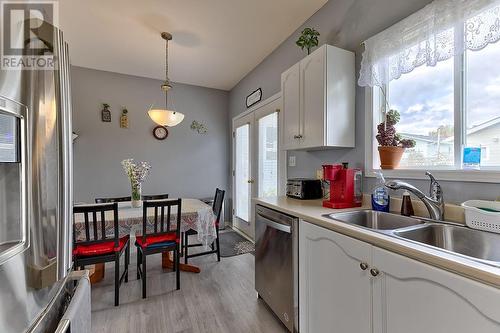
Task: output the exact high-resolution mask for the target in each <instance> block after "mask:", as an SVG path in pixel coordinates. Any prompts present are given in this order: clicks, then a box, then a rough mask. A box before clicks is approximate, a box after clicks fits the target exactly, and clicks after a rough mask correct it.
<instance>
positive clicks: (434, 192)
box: [385, 171, 444, 221]
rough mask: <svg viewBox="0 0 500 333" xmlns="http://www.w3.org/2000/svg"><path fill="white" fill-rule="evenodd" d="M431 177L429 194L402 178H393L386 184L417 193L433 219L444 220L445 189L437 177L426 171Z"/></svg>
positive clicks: (391, 187)
mask: <svg viewBox="0 0 500 333" xmlns="http://www.w3.org/2000/svg"><path fill="white" fill-rule="evenodd" d="M425 174H426V175H427V176H429V177H430V179H431V185H430V190H429V196H426V195H425V194H424V193H423V192H422V191H420V190H419V189H418V188H416V187H415V186H413V185H411V184H408V183H406V182H403V181H401V180H391V181H388V182H386V183H385V186H386V187H388V188H390V189H391V190H407V191H410V192H411V193H413V194H415V195H416V196H417V198H419V199H420V200H422V202H423V203H424V205H425V207H427V210H428V211H429V215H430V217H431V219H433V220H438V221H444V199H443V190H442V189H441V185H439V183H438V182H437V180H436V178H434V176H433V175H432V174H431V173H430V172H429V171H427V172H426V173H425Z"/></svg>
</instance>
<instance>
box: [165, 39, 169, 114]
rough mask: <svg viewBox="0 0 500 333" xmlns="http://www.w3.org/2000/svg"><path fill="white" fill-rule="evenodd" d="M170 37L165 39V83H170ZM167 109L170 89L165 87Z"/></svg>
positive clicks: (166, 107)
mask: <svg viewBox="0 0 500 333" xmlns="http://www.w3.org/2000/svg"><path fill="white" fill-rule="evenodd" d="M168 81H169V79H168V39H167V40H166V41H165V84H169V83H168ZM165 109H167V110H168V89H165Z"/></svg>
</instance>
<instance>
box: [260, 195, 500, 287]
mask: <svg viewBox="0 0 500 333" xmlns="http://www.w3.org/2000/svg"><path fill="white" fill-rule="evenodd" d="M252 201H253V203H254V204H259V205H262V206H266V207H269V208H272V209H275V210H278V211H281V212H284V213H286V214H289V215H293V216H295V217H298V218H299V219H301V220H304V221H306V222H309V223H312V224H315V225H318V226H320V227H323V228H326V229H329V230H332V231H335V232H338V233H340V234H343V235H346V236H349V237H352V238H355V239H358V240H361V241H364V242H367V243H370V244H372V245H374V246H377V247H380V248H383V249H386V250H388V251H391V252H394V253H397V254H400V255H402V256H405V257H408V258H411V259H414V260H417V261H420V262H423V263H426V264H429V265H432V266H435V267H438V268H441V269H445V270H447V271H450V272H452V273H455V274H459V275H461V276H464V277H467V278H469V279H473V280H476V281H479V282H481V283H485V284H488V285H491V286H493V287H495V288H499V289H500V268H498V267H494V266H490V265H487V264H483V263H481V262H478V261H475V260H472V259H468V258H465V257H463V256H460V255H454V254H452V253H449V252H445V251H442V250H439V249H437V248H431V247H429V246H426V245H419V244H416V243H413V242H410V241H406V240H403V239H399V238H395V237H392V236H388V235H384V234H381V233H378V232H376V231H373V230H369V229H365V228H361V227H358V226H355V225H350V224H347V223H343V222H338V221H334V220H332V219H329V218H327V217H324V216H323V215H324V214H332V213H338V212H347V211H353V210H362V209H371V207H367V206H363V207H356V208H348V209H331V208H325V207H323V206H322V205H321V200H297V199H291V198H287V197H281V196H280V197H268V198H253V199H252Z"/></svg>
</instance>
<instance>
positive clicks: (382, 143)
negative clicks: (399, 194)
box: [376, 110, 416, 169]
mask: <svg viewBox="0 0 500 333" xmlns="http://www.w3.org/2000/svg"><path fill="white" fill-rule="evenodd" d="M399 119H400V116H399V112H398V111H396V110H389V111H388V112H387V113H386V114H385V120H384V122H382V123H380V124H378V126H377V131H378V134H377V136H376V138H377V141H378V144H379V147H378V152H379V156H380V168H382V169H395V168H397V167H398V166H399V162H400V161H401V157H402V156H403V153H404V151H405V149H406V148H413V147H415V144H416V143H415V140H412V139H403V138H401V135H399V134H398V133H396V127H395V125H396V124H397V123H398V122H399Z"/></svg>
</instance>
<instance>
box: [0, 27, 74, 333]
mask: <svg viewBox="0 0 500 333" xmlns="http://www.w3.org/2000/svg"><path fill="white" fill-rule="evenodd" d="M33 26H39V28H38V29H36V30H33V31H31V34H30V39H29V40H24V41H23V42H24V44H23V45H25V47H26V48H29V51H27V52H26V54H30V52H31V49H37V48H32V47H30V45H33V44H32V43H38V44H39V45H41V44H40V43H42V44H43V46H44V47H43V51H40V49H39V48H38V49H37V51H36V52H35V51H33V53H32V55H33V56H41V55H43V56H52V57H53V59H54V68H53V69H43V70H41V69H40V70H29V69H19V70H13V69H8V70H6V69H3V68H2V69H1V70H0V296H1V299H2V301H1V302H0V332H54V331H55V327H56V325H57V323H58V321H59V318H60V315H61V313H62V311H63V308H64V304H65V303H67V286H68V274H69V273H70V270H71V250H72V249H71V247H72V227H71V218H72V214H71V210H72V193H73V191H72V140H71V102H70V81H69V74H70V70H69V69H70V67H69V58H68V46H67V44H66V43H65V42H64V40H63V36H62V33H61V32H60V31H59V30H58V29H56V28H54V27H53V26H51V25H50V24H42V25H33Z"/></svg>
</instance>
